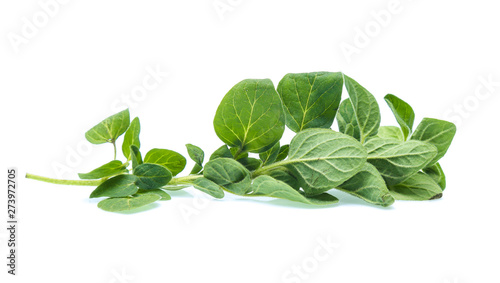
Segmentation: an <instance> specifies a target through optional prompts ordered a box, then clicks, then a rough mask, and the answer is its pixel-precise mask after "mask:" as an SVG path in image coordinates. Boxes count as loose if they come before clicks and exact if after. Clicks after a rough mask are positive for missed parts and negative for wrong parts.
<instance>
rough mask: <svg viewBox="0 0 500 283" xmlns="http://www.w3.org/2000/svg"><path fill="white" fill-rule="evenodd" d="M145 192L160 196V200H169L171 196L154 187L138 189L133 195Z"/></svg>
mask: <svg viewBox="0 0 500 283" xmlns="http://www.w3.org/2000/svg"><path fill="white" fill-rule="evenodd" d="M145 194H155V195H158V196H160V197H161V199H160V200H161V201H166V200H171V199H172V197H171V196H170V195H169V194H167V193H166V192H165V191H163V190H160V189H155V190H143V189H139V191H137V193H136V194H135V195H145ZM135 195H134V196H135Z"/></svg>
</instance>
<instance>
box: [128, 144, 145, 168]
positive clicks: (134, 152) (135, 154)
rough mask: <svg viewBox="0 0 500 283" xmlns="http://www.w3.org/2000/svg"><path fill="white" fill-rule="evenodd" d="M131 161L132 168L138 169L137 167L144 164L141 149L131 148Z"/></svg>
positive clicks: (133, 146)
mask: <svg viewBox="0 0 500 283" xmlns="http://www.w3.org/2000/svg"><path fill="white" fill-rule="evenodd" d="M130 153H131V154H130V160H131V161H132V168H135V167H137V165H140V164H142V155H141V151H140V150H139V148H138V147H137V146H135V145H131V146H130Z"/></svg>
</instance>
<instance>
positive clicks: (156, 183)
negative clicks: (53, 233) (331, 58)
mask: <svg viewBox="0 0 500 283" xmlns="http://www.w3.org/2000/svg"><path fill="white" fill-rule="evenodd" d="M343 86H345V88H346V90H347V93H348V98H346V99H345V100H343V101H342V90H343ZM385 101H386V102H387V104H388V106H389V107H390V109H391V110H392V112H393V113H394V115H395V117H396V121H397V123H398V124H399V126H400V127H395V126H380V120H381V117H380V109H379V106H378V104H377V101H376V99H375V97H374V96H373V95H372V94H371V93H370V92H368V91H367V90H366V89H365V88H364V87H362V86H361V85H359V84H358V83H357V82H356V81H354V80H353V79H352V78H350V77H348V76H346V75H344V74H342V73H330V72H315V73H301V74H287V75H286V76H285V77H284V78H283V79H282V80H281V81H280V83H279V84H278V87H277V89H276V88H275V87H274V85H273V83H272V82H271V80H269V79H262V80H261V79H249V80H244V81H241V82H240V83H238V84H236V85H235V86H234V87H233V88H232V89H231V90H230V91H229V92H228V93H227V94H226V96H225V97H224V98H223V100H222V102H221V104H220V105H219V107H218V109H217V112H216V114H215V118H214V128H215V133H216V134H217V136H218V137H219V138H220V139H221V140H222V141H223V142H224V145H222V146H221V147H220V148H218V149H217V150H216V151H215V152H213V153H212V154H211V156H210V158H209V161H208V162H206V163H204V161H205V153H204V151H203V150H202V149H201V148H199V147H197V146H195V145H192V144H187V145H186V148H187V152H188V155H189V157H190V158H191V159H192V160H193V161H194V163H195V165H194V167H193V168H192V170H191V171H190V173H189V175H187V176H184V177H177V175H178V174H179V173H180V172H182V171H183V170H184V169H185V167H186V158H185V157H184V156H182V155H181V154H180V153H178V152H175V151H172V150H168V149H158V148H155V149H151V150H149V151H148V152H147V153H146V155H145V156H144V157H143V156H142V154H141V151H140V146H141V143H140V141H139V134H140V128H141V126H140V122H139V118H134V119H133V120H132V122H130V114H129V111H128V110H124V111H122V112H119V113H117V114H115V115H113V116H110V117H108V118H106V119H104V120H103V121H102V122H100V123H99V124H97V125H96V126H94V127H93V128H92V129H90V130H89V131H87V133H86V134H85V137H86V138H87V140H88V141H89V142H91V143H93V144H104V143H111V144H113V147H114V152H115V158H114V159H115V160H112V161H111V162H109V163H106V164H104V165H102V166H100V167H98V168H97V169H95V170H92V171H91V172H89V173H85V174H79V177H80V179H81V180H59V179H51V178H46V177H41V176H37V175H33V174H27V175H26V177H27V178H31V179H35V180H39V181H44V182H50V183H55V184H65V185H83V186H97V188H96V189H95V190H94V191H93V192H92V193H91V194H90V198H105V199H103V200H101V201H100V202H99V204H98V207H99V208H101V209H103V210H106V211H114V212H117V211H126V210H132V209H136V208H139V207H142V206H145V205H148V204H151V203H153V202H156V201H164V200H169V199H170V195H169V194H168V192H169V191H173V190H181V189H184V188H187V187H194V188H195V189H198V190H200V191H202V192H204V193H206V194H209V195H210V196H212V197H214V198H223V197H224V192H229V193H232V194H236V195H239V196H266V197H273V198H281V199H286V200H290V201H296V202H302V203H306V204H311V205H330V204H334V203H337V202H338V199H337V198H336V197H334V196H333V195H331V194H330V193H329V191H330V190H332V189H337V190H340V191H344V192H347V193H349V194H351V195H353V196H356V197H359V198H361V199H363V200H365V201H366V202H368V203H372V204H375V205H381V206H389V205H391V204H392V203H393V202H394V201H395V200H430V199H436V198H440V197H441V196H442V193H443V190H444V189H445V187H446V179H445V175H444V172H443V170H442V168H441V166H440V164H439V163H438V161H439V160H440V159H441V158H442V157H443V156H444V155H445V153H446V152H447V150H448V148H449V147H450V144H451V142H452V140H453V137H454V136H455V132H456V127H455V125H454V124H452V123H450V122H447V121H442V120H438V119H431V118H425V119H423V120H422V121H421V122H420V124H419V125H418V126H417V128H416V129H415V131H413V124H414V120H415V114H414V112H413V109H412V108H411V106H410V105H409V104H408V103H406V102H405V101H403V100H401V99H400V98H398V97H396V96H395V95H392V94H388V95H387V96H386V97H385ZM335 118H337V123H338V128H339V131H338V132H337V131H334V130H331V129H330V128H331V126H332V124H333V122H334V120H335ZM285 126H287V127H288V128H289V129H290V130H292V131H293V132H295V133H296V135H295V136H294V137H293V138H292V140H291V141H290V143H289V144H280V140H281V138H282V135H283V132H284V130H285ZM123 134H125V135H124V139H123V143H122V152H123V155H124V157H125V159H126V160H125V162H122V161H120V160H116V151H117V150H116V141H117V139H118V137H120V136H121V135H123ZM281 142H282V141H281ZM282 143H283V142H282Z"/></svg>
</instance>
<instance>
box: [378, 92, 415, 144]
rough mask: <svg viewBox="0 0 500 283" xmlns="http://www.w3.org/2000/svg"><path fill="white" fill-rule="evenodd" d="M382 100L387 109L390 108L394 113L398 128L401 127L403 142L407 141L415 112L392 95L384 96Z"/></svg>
mask: <svg viewBox="0 0 500 283" xmlns="http://www.w3.org/2000/svg"><path fill="white" fill-rule="evenodd" d="M384 99H385V102H387V105H389V108H391V110H392V113H394V117H396V121H397V122H398V124H399V126H401V130H402V131H403V136H404V140H407V139H408V136H410V135H411V132H412V130H413V122H414V121H415V112H413V108H411V106H410V104H408V103H406V102H405V101H403V100H402V99H400V98H399V97H397V96H395V95H393V94H388V95H386V96H385V98H384Z"/></svg>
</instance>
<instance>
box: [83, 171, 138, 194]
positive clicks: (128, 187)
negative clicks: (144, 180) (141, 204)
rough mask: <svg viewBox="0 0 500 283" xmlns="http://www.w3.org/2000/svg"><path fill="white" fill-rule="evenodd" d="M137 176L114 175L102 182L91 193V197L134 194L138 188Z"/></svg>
mask: <svg viewBox="0 0 500 283" xmlns="http://www.w3.org/2000/svg"><path fill="white" fill-rule="evenodd" d="M136 181H137V178H136V177H135V176H133V175H128V174H126V175H118V176H115V177H112V178H110V179H108V180H106V181H104V182H103V183H102V184H100V185H99V186H97V188H96V189H95V190H94V191H93V192H92V193H91V194H90V197H89V198H98V197H125V196H130V195H133V194H135V193H136V192H137V190H138V188H137V186H136V184H135V182H136Z"/></svg>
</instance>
